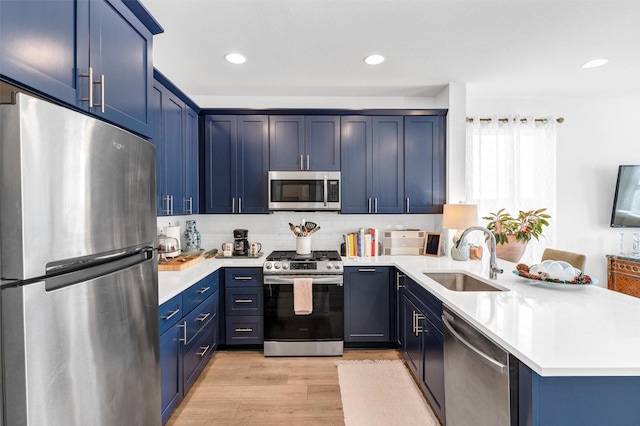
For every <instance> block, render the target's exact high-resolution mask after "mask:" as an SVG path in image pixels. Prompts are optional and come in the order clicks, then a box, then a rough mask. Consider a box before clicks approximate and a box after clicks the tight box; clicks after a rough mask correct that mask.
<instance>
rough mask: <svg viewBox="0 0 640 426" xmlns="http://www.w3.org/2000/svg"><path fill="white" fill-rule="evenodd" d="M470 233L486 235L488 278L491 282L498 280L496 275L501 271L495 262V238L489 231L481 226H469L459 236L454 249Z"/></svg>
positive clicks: (458, 246)
mask: <svg viewBox="0 0 640 426" xmlns="http://www.w3.org/2000/svg"><path fill="white" fill-rule="evenodd" d="M471 231H482V232H484V233H485V235H487V237H489V240H490V244H489V252H490V256H489V278H490V279H492V280H495V279H497V278H498V274H501V273H502V272H503V271H502V269H500V268H498V264H497V262H496V237H495V236H494V235H493V233H492V232H491V231H489V230H488V229H487V228H484V227H482V226H471V227H469V228H467V229H465V230H464V232H463V233H462V235H461V236H460V239H459V240H458V242H457V243H456V248H460V244H462V241H463V240H464V237H466V236H467V234H468V233H469V232H471Z"/></svg>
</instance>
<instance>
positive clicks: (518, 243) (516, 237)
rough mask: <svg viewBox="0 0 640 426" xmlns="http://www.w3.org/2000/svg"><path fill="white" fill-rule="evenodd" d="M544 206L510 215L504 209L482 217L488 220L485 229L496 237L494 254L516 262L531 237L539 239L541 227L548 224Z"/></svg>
mask: <svg viewBox="0 0 640 426" xmlns="http://www.w3.org/2000/svg"><path fill="white" fill-rule="evenodd" d="M546 210H547V209H546V208H542V209H538V210H530V211H522V210H520V212H519V213H518V216H515V217H514V216H512V215H511V214H510V213H508V212H506V211H505V209H500V210H498V211H497V212H496V213H490V214H489V216H483V217H482V218H483V219H485V220H488V221H489V223H488V224H487V229H488V230H489V231H491V232H492V233H493V235H494V237H496V255H497V256H498V257H499V258H501V259H504V260H508V261H511V262H517V261H518V260H520V258H521V257H522V254H523V253H524V250H525V248H526V245H527V243H528V242H529V241H530V240H531V238H535V239H536V240H538V239H540V236H541V235H542V231H543V227H545V226H549V221H548V220H547V219H550V218H551V216H550V215H549V214H547V213H545V212H546Z"/></svg>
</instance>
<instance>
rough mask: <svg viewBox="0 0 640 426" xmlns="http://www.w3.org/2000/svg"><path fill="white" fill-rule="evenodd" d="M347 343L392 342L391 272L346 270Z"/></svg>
mask: <svg viewBox="0 0 640 426" xmlns="http://www.w3.org/2000/svg"><path fill="white" fill-rule="evenodd" d="M344 304H345V318H344V340H345V342H389V341H390V340H391V321H390V320H391V315H390V308H391V300H390V282H389V268H386V267H376V268H369V267H366V268H365V267H362V268H355V267H348V268H345V269H344Z"/></svg>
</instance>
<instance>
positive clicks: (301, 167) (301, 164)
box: [300, 154, 304, 170]
mask: <svg viewBox="0 0 640 426" xmlns="http://www.w3.org/2000/svg"><path fill="white" fill-rule="evenodd" d="M300 170H304V163H303V162H302V154H300Z"/></svg>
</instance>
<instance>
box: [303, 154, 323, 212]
mask: <svg viewBox="0 0 640 426" xmlns="http://www.w3.org/2000/svg"><path fill="white" fill-rule="evenodd" d="M307 170H309V154H307ZM326 192H327V191H326V190H325V194H326ZM325 206H326V204H325Z"/></svg>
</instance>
